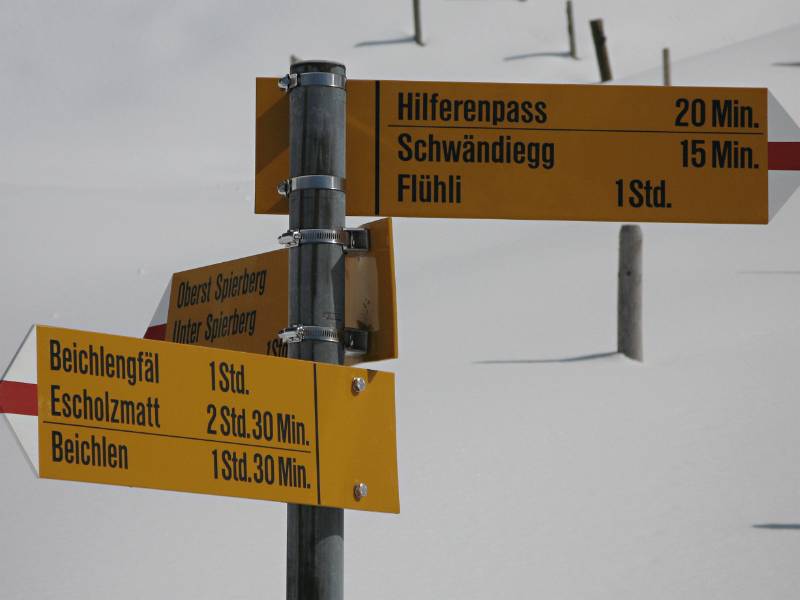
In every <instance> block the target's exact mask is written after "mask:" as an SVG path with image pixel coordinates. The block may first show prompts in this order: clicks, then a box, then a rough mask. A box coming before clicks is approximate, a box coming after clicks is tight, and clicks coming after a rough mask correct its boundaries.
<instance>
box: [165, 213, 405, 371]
mask: <svg viewBox="0 0 800 600" xmlns="http://www.w3.org/2000/svg"><path fill="white" fill-rule="evenodd" d="M362 227H364V228H365V229H367V230H369V237H370V249H369V251H367V252H353V253H348V254H346V255H345V302H346V305H345V326H346V327H353V328H356V329H363V330H366V331H368V332H369V348H368V350H367V353H366V354H365V355H361V356H358V357H350V356H348V358H347V361H348V364H355V363H356V362H367V361H375V360H385V359H390V358H397V308H396V307H397V302H396V290H395V273H394V251H393V247H394V245H393V240H392V223H391V219H381V220H379V221H374V222H372V223H367V224H365V225H363V226H362ZM288 267H289V251H288V250H275V251H273V252H266V253H263V254H257V255H255V256H249V257H246V258H240V259H236V260H231V261H227V262H223V263H219V264H216V265H211V266H208V267H201V268H198V269H191V270H188V271H182V272H180V273H175V275H174V276H173V280H172V288H171V292H170V301H169V312H168V317H167V327H166V332H165V338H164V339H166V340H167V341H173V342H179V343H188V344H196V345H200V346H209V347H214V348H228V349H231V350H242V351H245V352H255V353H259V354H268V355H273V356H286V354H287V348H286V345H285V344H283V343H282V342H281V340H280V339H279V338H278V332H279V331H280V330H281V329H283V328H285V327H287V325H288V323H287V317H288V312H289V308H288V303H289V301H288V288H289V275H288Z"/></svg>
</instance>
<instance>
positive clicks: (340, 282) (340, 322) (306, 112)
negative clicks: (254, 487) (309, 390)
mask: <svg viewBox="0 0 800 600" xmlns="http://www.w3.org/2000/svg"><path fill="white" fill-rule="evenodd" d="M282 84H283V86H284V87H285V89H287V91H288V92H289V114H290V119H289V154H290V159H289V160H290V176H291V179H289V180H288V181H287V182H286V183H285V184H284V192H285V193H286V194H287V195H288V197H289V229H290V230H293V231H302V230H308V229H317V230H319V229H322V230H342V229H343V228H344V226H345V195H344V175H345V106H346V93H345V67H344V66H343V65H340V64H337V63H331V62H323V61H306V62H298V63H295V64H293V65H292V66H291V71H290V75H289V76H287V77H286V78H284V80H283V81H282ZM344 283H345V278H344V250H343V247H342V246H341V245H338V244H334V243H308V244H300V245H298V246H296V247H294V248H291V249H290V253H289V325H290V328H294V330H295V333H296V334H297V339H296V340H295V343H291V344H290V345H289V357H290V358H299V359H303V360H314V361H318V362H326V363H333V364H343V362H344V349H343V345H342V342H341V335H342V332H343V330H344V307H345V304H344ZM343 554H344V511H343V510H342V509H338V508H326V507H315V506H301V505H295V504H290V505H289V506H288V511H287V557H286V598H287V600H341V599H342V597H343V593H344V572H343V562H344V561H343Z"/></svg>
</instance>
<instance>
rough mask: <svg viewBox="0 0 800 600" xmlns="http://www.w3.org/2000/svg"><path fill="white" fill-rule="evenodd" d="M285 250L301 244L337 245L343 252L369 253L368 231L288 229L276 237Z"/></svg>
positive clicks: (352, 229)
mask: <svg viewBox="0 0 800 600" xmlns="http://www.w3.org/2000/svg"><path fill="white" fill-rule="evenodd" d="M278 243H279V244H281V245H282V246H285V247H287V248H296V247H297V246H299V245H301V244H338V245H339V246H342V248H343V250H344V251H345V252H367V251H369V229H355V228H345V229H290V230H289V231H287V232H286V233H284V234H282V235H280V236H279V237H278Z"/></svg>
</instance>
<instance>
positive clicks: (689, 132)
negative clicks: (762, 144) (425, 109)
mask: <svg viewBox="0 0 800 600" xmlns="http://www.w3.org/2000/svg"><path fill="white" fill-rule="evenodd" d="M388 127H393V128H399V129H483V130H489V131H492V130H495V131H541V132H542V133H545V132H547V131H579V132H584V131H588V132H596V133H677V134H678V135H764V132H763V131H697V130H696V129H686V130H683V131H675V130H672V129H570V128H558V127H549V128H545V127H491V126H488V125H406V124H402V123H389V125H388Z"/></svg>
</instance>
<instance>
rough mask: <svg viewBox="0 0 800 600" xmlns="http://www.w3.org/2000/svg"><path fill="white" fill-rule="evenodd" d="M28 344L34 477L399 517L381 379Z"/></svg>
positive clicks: (174, 353)
mask: <svg viewBox="0 0 800 600" xmlns="http://www.w3.org/2000/svg"><path fill="white" fill-rule="evenodd" d="M36 334H37V390H38V403H39V467H40V474H41V476H42V477H46V478H51V479H65V480H73V481H87V482H93V483H108V484H116V485H125V486H134V487H145V488H158V489H164V490H176V491H184V492H198V493H204V494H215V495H223V496H238V497H243V498H256V499H264V500H275V501H279V502H291V503H296V504H310V505H320V506H333V507H339V508H352V509H360V510H369V511H380V512H399V495H398V487H397V485H398V484H397V458H396V441H395V440H396V436H395V420H394V375H393V374H391V373H384V372H377V371H369V370H366V369H357V368H353V367H340V366H336V365H326V364H318V363H313V362H307V361H299V360H293V359H288V358H278V357H270V356H262V355H256V354H249V353H244V352H235V351H230V350H220V349H215V348H203V347H197V346H187V345H181V344H173V343H169V342H159V341H153V340H140V339H136V338H127V337H120V336H113V335H107V334H98V333H89V332H84V331H75V330H69V329H58V328H53V327H43V326H39V327H37V331H36ZM355 377H362V378H364V380H365V381H366V388H365V389H364V390H363V391H361V392H360V393H357V392H356V391H355V390H354V388H353V379H354V378H355ZM361 483H365V484H366V485H367V489H368V494H367V495H366V496H364V497H362V498H360V499H357V498H356V495H355V494H354V488H355V486H357V485H358V484H361Z"/></svg>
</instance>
